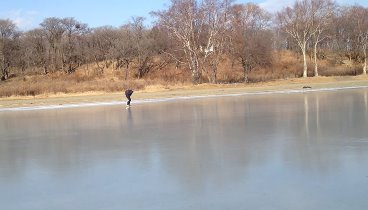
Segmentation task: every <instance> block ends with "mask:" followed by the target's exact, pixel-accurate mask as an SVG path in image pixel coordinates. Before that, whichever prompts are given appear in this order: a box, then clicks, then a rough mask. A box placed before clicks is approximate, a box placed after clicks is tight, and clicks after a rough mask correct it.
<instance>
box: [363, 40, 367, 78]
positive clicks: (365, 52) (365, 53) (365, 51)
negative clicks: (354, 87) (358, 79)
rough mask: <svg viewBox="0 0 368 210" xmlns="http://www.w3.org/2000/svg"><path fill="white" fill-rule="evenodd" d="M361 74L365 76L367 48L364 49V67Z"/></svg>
mask: <svg viewBox="0 0 368 210" xmlns="http://www.w3.org/2000/svg"><path fill="white" fill-rule="evenodd" d="M363 74H364V75H367V47H366V46H365V47H364V67H363Z"/></svg>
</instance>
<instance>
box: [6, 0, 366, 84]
mask: <svg viewBox="0 0 368 210" xmlns="http://www.w3.org/2000/svg"><path fill="white" fill-rule="evenodd" d="M151 15H152V16H153V17H154V18H155V22H154V23H153V24H152V25H151V26H149V27H147V26H145V24H144V18H142V17H133V18H132V19H131V20H130V21H129V22H128V23H127V24H124V25H122V26H121V27H112V26H102V27H97V28H90V27H88V25H87V24H85V23H81V22H80V21H78V20H76V19H75V18H57V17H50V18H46V19H44V20H43V22H42V23H40V25H39V27H38V28H35V29H32V30H29V31H19V30H18V29H17V27H16V25H15V23H14V22H13V21H11V20H9V19H0V34H1V36H0V68H1V75H0V76H1V80H7V79H8V78H9V77H10V76H11V73H12V72H18V73H22V72H27V71H31V72H35V73H40V74H41V73H42V74H49V73H54V72H65V73H66V74H73V73H74V72H75V71H76V69H78V67H80V66H82V65H86V64H87V65H88V64H95V66H96V68H97V71H98V72H100V73H101V74H103V73H104V70H105V69H106V68H109V67H111V66H113V68H115V69H120V70H122V71H125V78H127V75H128V69H130V68H129V67H130V65H131V64H132V63H134V64H135V65H134V76H135V77H136V78H142V77H144V76H145V75H146V74H147V73H149V72H150V71H152V70H153V69H158V70H163V69H164V68H165V67H166V66H168V65H175V66H177V67H179V66H184V67H185V68H186V69H187V70H189V71H190V73H191V79H192V82H193V83H195V84H198V83H201V82H203V80H204V78H205V79H206V81H209V82H211V83H216V82H217V73H218V67H219V64H220V63H221V62H222V60H223V59H224V57H227V58H230V59H231V60H232V61H233V63H235V64H236V65H240V66H241V67H242V69H243V77H244V82H248V75H249V72H250V71H252V70H254V69H257V68H259V67H270V66H272V63H273V62H274V61H273V59H272V58H273V56H272V55H273V53H274V52H275V51H280V50H285V49H286V50H293V51H296V52H299V53H300V55H301V56H302V60H303V74H302V75H303V77H307V76H308V71H307V68H308V66H307V57H308V56H309V57H310V58H311V59H312V60H313V61H314V75H313V76H318V61H319V60H320V59H323V58H324V57H325V56H326V52H334V53H335V54H338V55H340V56H341V57H343V58H346V59H349V60H350V61H351V62H354V63H356V64H359V65H361V67H362V72H363V74H366V72H367V46H368V8H365V7H363V6H358V5H355V6H340V5H337V4H336V3H334V1H332V0H298V1H296V2H295V3H294V5H293V6H291V7H286V8H284V9H282V10H281V11H278V12H276V13H275V14H271V13H269V12H267V11H265V10H264V9H262V8H261V7H260V6H258V5H256V4H253V3H247V4H235V3H234V1H232V0H202V1H198V0H171V3H170V5H169V6H168V7H167V8H166V9H164V10H161V11H153V12H151ZM336 62H339V61H336Z"/></svg>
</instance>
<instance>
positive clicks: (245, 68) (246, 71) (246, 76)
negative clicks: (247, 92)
mask: <svg viewBox="0 0 368 210" xmlns="http://www.w3.org/2000/svg"><path fill="white" fill-rule="evenodd" d="M242 66H243V73H244V83H248V82H249V69H250V67H249V64H248V63H247V62H246V61H245V60H243V59H242Z"/></svg>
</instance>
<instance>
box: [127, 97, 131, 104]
mask: <svg viewBox="0 0 368 210" xmlns="http://www.w3.org/2000/svg"><path fill="white" fill-rule="evenodd" d="M127 98H128V101H127V105H128V106H130V102H131V101H132V99H131V98H130V96H127Z"/></svg>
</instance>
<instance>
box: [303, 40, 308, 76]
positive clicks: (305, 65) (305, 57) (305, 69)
mask: <svg viewBox="0 0 368 210" xmlns="http://www.w3.org/2000/svg"><path fill="white" fill-rule="evenodd" d="M302 53H303V62H304V65H303V77H304V78H306V77H308V75H307V73H308V69H307V68H308V67H307V53H306V49H305V45H304V47H303V49H302Z"/></svg>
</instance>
